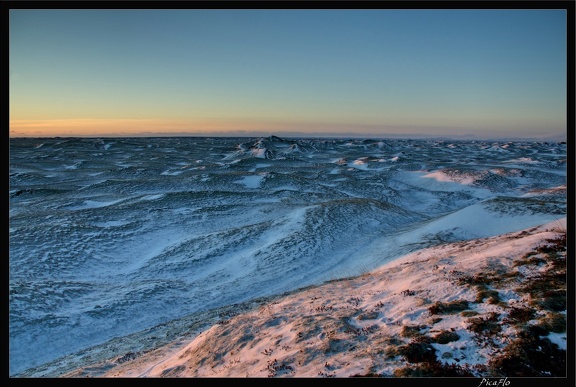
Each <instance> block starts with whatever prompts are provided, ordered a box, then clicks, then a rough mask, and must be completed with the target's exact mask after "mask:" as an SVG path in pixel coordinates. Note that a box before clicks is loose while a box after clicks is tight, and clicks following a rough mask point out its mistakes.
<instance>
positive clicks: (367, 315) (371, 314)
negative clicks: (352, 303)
mask: <svg viewBox="0 0 576 387" xmlns="http://www.w3.org/2000/svg"><path fill="white" fill-rule="evenodd" d="M378 315H379V313H378V312H377V311H368V312H364V313H360V314H359V315H358V320H360V321H362V320H375V319H377V318H378Z"/></svg>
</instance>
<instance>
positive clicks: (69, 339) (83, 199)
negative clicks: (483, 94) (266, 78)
mask: <svg viewBox="0 0 576 387" xmlns="http://www.w3.org/2000/svg"><path fill="white" fill-rule="evenodd" d="M494 149H498V151H497V152H493V150H494ZM267 155H268V156H267ZM528 161H529V162H528ZM9 195H10V209H9V211H10V213H9V216H10V225H9V248H10V283H9V291H10V321H9V324H10V370H9V372H10V375H11V376H12V375H18V374H20V373H22V372H24V371H26V370H27V369H31V368H33V367H41V366H42V365H43V364H47V363H49V362H51V361H55V360H56V359H58V358H60V357H62V356H67V355H70V354H72V353H75V352H78V351H84V350H86V349H87V348H90V347H93V346H98V345H104V344H105V343H106V342H107V341H108V340H111V339H112V338H118V337H128V335H132V334H136V333H137V332H140V331H143V330H146V329H150V328H151V327H154V326H157V325H159V324H167V323H169V322H170V321H174V320H175V319H178V318H181V317H183V316H187V315H190V314H194V313H207V312H208V311H210V310H215V309H216V308H221V307H226V306H230V305H233V304H238V303H242V302H245V301H248V300H252V299H256V298H258V297H269V296H273V295H277V294H281V293H283V292H287V291H292V290H295V289H298V288H302V287H306V286H311V285H317V284H320V283H323V282H325V281H329V280H333V279H337V278H342V277H349V276H354V275H357V274H359V273H363V272H366V271H367V270H372V269H374V268H377V267H379V266H381V265H383V264H385V263H387V262H390V261H392V260H394V259H395V258H397V257H399V256H402V255H404V254H407V253H410V252H412V251H415V250H416V249H421V248H424V247H429V246H434V245H438V244H441V243H445V242H457V241H462V240H469V239H473V238H481V237H490V236H494V235H499V234H502V233H506V232H511V231H517V230H521V229H525V228H527V227H532V226H535V225H539V224H542V223H544V222H548V221H553V220H555V219H558V218H561V217H564V216H565V214H566V144H562V143H535V142H524V143H521V142H503V143H495V142H481V141H429V140H389V139H382V140H362V139H306V138H301V139H284V138H279V137H276V136H270V137H265V138H256V139H246V138H195V137H187V138H113V139H111V138H101V139H86V138H84V139H80V138H64V139H63V138H52V139H46V138H43V139H32V138H30V139H24V138H22V139H11V140H10V188H9ZM232 289H233V291H232ZM121 347H122V345H119V346H118V349H119V350H121V349H122V348H121Z"/></svg>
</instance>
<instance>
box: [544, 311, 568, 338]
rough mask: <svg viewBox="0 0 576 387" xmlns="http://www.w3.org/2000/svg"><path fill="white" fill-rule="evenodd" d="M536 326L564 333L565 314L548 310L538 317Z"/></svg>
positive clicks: (548, 330)
mask: <svg viewBox="0 0 576 387" xmlns="http://www.w3.org/2000/svg"><path fill="white" fill-rule="evenodd" d="M538 326H539V327H541V328H542V329H544V330H545V331H547V332H554V333H564V332H566V316H565V315H563V314H562V313H555V312H550V313H548V314H547V315H546V316H544V317H541V318H540V321H539V324H538Z"/></svg>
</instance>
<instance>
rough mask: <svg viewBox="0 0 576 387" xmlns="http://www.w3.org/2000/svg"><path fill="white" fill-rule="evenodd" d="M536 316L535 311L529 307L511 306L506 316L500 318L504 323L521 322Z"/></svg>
mask: <svg viewBox="0 0 576 387" xmlns="http://www.w3.org/2000/svg"><path fill="white" fill-rule="evenodd" d="M535 316H536V311H535V310H534V309H531V308H517V307H512V308H510V311H509V312H508V317H506V318H504V319H503V320H502V322H503V323H505V324H521V323H525V322H528V321H530V320H532V319H533V318H534V317H535Z"/></svg>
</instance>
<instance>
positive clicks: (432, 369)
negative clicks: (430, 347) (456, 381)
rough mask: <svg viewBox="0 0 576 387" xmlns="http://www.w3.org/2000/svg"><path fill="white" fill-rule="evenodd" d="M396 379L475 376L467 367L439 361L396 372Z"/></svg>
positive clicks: (399, 369) (400, 369)
mask: <svg viewBox="0 0 576 387" xmlns="http://www.w3.org/2000/svg"><path fill="white" fill-rule="evenodd" d="M394 376H395V377H430V376H436V377H450V376H455V377H472V376H474V374H473V373H472V372H471V371H470V370H469V369H468V368H466V367H462V366H460V365H458V364H454V363H451V364H446V363H442V362H440V361H438V360H436V361H432V362H424V363H419V364H418V365H416V366H411V367H404V368H398V369H396V370H394Z"/></svg>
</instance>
